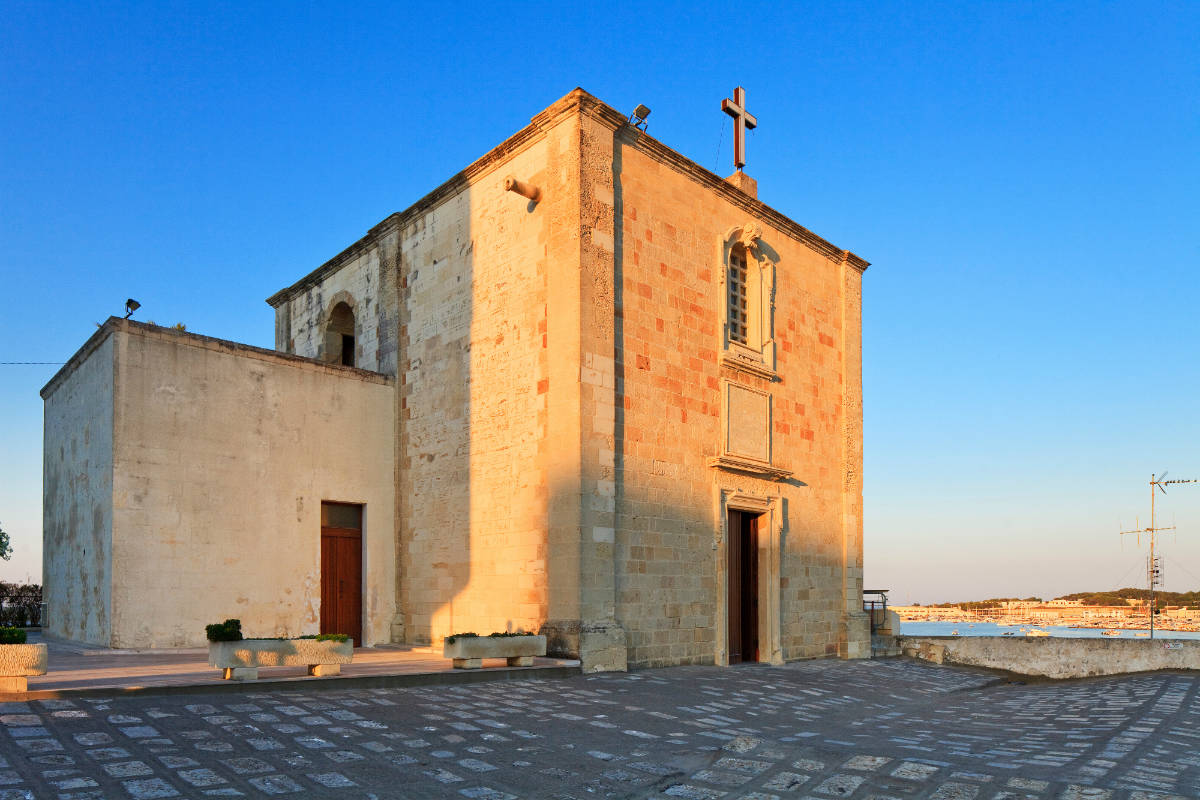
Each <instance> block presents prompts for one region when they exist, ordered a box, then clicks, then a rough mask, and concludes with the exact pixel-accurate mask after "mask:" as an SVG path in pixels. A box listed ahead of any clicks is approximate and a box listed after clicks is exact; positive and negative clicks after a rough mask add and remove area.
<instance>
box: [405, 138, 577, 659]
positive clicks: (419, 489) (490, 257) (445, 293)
mask: <svg viewBox="0 0 1200 800" xmlns="http://www.w3.org/2000/svg"><path fill="white" fill-rule="evenodd" d="M567 144H568V141H567V139H566V137H564V136H563V135H562V133H561V131H560V130H559V129H558V128H552V129H550V130H549V131H548V132H546V133H544V134H537V135H534V136H531V137H529V138H527V139H524V140H522V141H521V142H519V143H516V144H514V145H513V146H512V148H511V149H509V150H507V151H505V152H501V153H494V154H492V156H490V157H488V158H487V159H485V161H484V162H483V163H479V164H476V165H473V167H472V168H471V169H469V170H468V171H467V172H465V173H463V174H462V175H460V176H457V177H456V178H455V179H454V180H452V181H451V182H450V183H449V184H447V186H445V187H443V188H442V189H441V190H439V191H438V192H435V195H434V199H433V200H431V201H423V202H422V203H421V204H418V207H417V209H416V210H415V211H414V210H410V211H409V212H405V214H404V215H403V220H402V221H401V222H400V232H399V241H400V244H399V257H398V258H399V263H400V265H401V279H400V280H401V287H400V304H401V310H400V334H399V338H400V352H401V356H400V363H401V381H400V383H401V387H400V409H399V426H400V427H399V430H400V440H399V444H398V456H397V457H398V462H399V467H400V469H399V473H398V481H399V482H398V487H399V489H398V491H399V493H400V498H401V505H402V508H401V512H400V520H401V524H400V529H399V540H400V543H399V547H400V562H399V572H400V575H401V576H402V577H401V579H400V584H399V585H400V599H399V606H400V609H401V613H400V619H399V625H398V629H399V630H398V633H397V635H398V636H402V637H403V638H404V639H405V640H406V641H411V642H429V641H438V640H440V639H441V638H442V637H444V636H447V635H449V634H451V633H457V632H467V631H473V632H478V633H489V632H491V631H496V630H516V629H524V630H531V631H536V630H538V628H539V627H540V625H541V623H542V622H543V621H544V620H545V618H546V613H547V595H546V591H547V573H546V557H547V544H546V536H547V534H546V530H547V519H546V507H547V492H548V486H547V481H546V472H545V447H546V419H547V402H546V398H547V391H548V387H549V381H548V378H547V375H548V373H547V355H546V337H547V328H546V320H547V295H546V275H547V270H550V269H556V268H557V269H570V268H571V264H570V263H556V262H555V261H553V260H551V259H550V258H549V257H548V255H547V252H548V247H549V243H548V237H549V236H550V234H551V226H552V225H553V224H554V221H555V220H556V219H557V215H558V213H559V207H560V206H561V204H562V203H563V202H564V201H565V200H566V198H567V197H568V191H569V190H568V183H567V181H568V180H569V178H570V174H569V172H567V171H565V170H563V169H562V168H561V165H560V162H561V160H562V159H563V157H564V149H565V148H566V146H567ZM510 174H511V175H515V176H517V177H518V178H519V179H520V180H522V181H524V182H527V183H531V184H533V185H536V186H538V187H539V188H540V189H541V192H542V199H541V200H540V202H538V203H531V202H530V201H529V200H527V199H526V198H524V197H521V196H520V195H517V194H515V193H512V192H506V191H505V190H504V178H505V177H506V176H507V175H510Z"/></svg>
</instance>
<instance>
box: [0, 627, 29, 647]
mask: <svg viewBox="0 0 1200 800" xmlns="http://www.w3.org/2000/svg"><path fill="white" fill-rule="evenodd" d="M0 644H25V629H24V628H0Z"/></svg>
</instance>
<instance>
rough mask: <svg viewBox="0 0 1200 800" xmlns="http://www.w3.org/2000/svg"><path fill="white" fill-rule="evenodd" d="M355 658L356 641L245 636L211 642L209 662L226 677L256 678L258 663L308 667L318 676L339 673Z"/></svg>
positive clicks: (238, 678) (263, 665)
mask: <svg viewBox="0 0 1200 800" xmlns="http://www.w3.org/2000/svg"><path fill="white" fill-rule="evenodd" d="M353 660H354V642H353V641H351V640H349V639H347V640H346V641H344V642H332V641H324V642H318V641H317V640H316V639H242V640H241V641H240V642H209V643H208V665H209V666H210V667H216V668H217V669H220V670H223V671H224V675H223V676H222V677H224V678H225V679H226V680H235V681H246V680H250V681H252V680H257V679H258V669H259V667H308V674H309V675H315V676H322V675H337V674H339V673H341V671H342V664H349V663H350V662H351V661H353Z"/></svg>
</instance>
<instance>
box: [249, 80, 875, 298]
mask: <svg viewBox="0 0 1200 800" xmlns="http://www.w3.org/2000/svg"><path fill="white" fill-rule="evenodd" d="M572 114H585V115H587V116H589V117H591V118H592V119H595V120H597V121H598V122H600V123H601V124H603V125H605V126H606V127H608V128H609V129H611V130H613V131H621V133H620V134H619V135H620V136H621V138H622V140H623V141H624V142H625V143H626V144H627V145H628V146H630V147H634V148H637V149H638V150H640V151H642V152H643V153H645V154H646V155H648V156H650V157H651V158H653V159H655V160H656V161H658V162H659V163H661V164H664V165H666V166H668V167H670V168H672V169H674V170H675V171H677V172H679V173H681V174H683V175H685V176H687V177H689V178H691V179H692V180H694V181H695V182H696V183H699V184H700V185H702V186H704V187H705V188H707V189H709V190H711V191H715V192H716V193H717V194H719V195H720V196H721V197H722V198H723V199H724V200H726V201H728V202H729V203H731V204H733V205H734V206H736V207H738V208H740V209H742V210H743V211H746V212H748V213H750V214H753V215H756V216H757V217H758V218H760V219H762V220H763V221H764V222H766V223H767V224H769V225H771V226H772V227H774V228H776V229H777V230H779V231H782V232H783V233H784V234H786V235H788V236H791V237H792V238H793V239H796V240H797V241H799V242H802V243H803V244H805V245H807V246H808V247H810V248H812V249H813V250H815V251H817V252H818V253H820V254H821V255H823V256H825V257H826V258H829V259H830V260H832V261H834V262H837V263H846V264H849V265H850V266H852V267H854V268H855V269H857V270H859V271H862V270H865V269H866V268H867V267H868V266H869V265H870V262H868V261H866V260H864V259H862V258H860V257H858V256H856V255H854V254H853V253H851V252H850V251H849V250H842V249H839V248H837V247H835V246H833V245H832V244H830V243H829V242H827V241H825V240H824V239H822V238H821V237H820V236H818V235H817V234H815V233H813V232H812V231H810V230H808V228H805V227H804V226H802V225H799V224H798V223H796V222H793V221H792V220H790V219H788V218H787V217H785V216H784V215H783V214H780V213H779V212H778V211H776V210H775V209H773V208H771V207H770V206H768V205H766V204H765V203H763V202H762V201H760V200H756V199H755V198H753V197H750V196H749V195H747V194H744V193H743V192H742V191H741V190H739V189H738V188H737V187H735V186H734V185H733V184H731V183H729V181H727V180H725V179H724V178H722V177H720V176H719V175H717V174H716V173H715V172H709V171H708V170H707V169H705V168H704V167H702V166H700V165H699V164H697V163H696V162H695V161H692V160H691V159H689V158H686V157H685V156H683V155H681V154H679V153H677V152H676V151H674V150H672V149H671V148H670V147H667V146H666V145H665V144H663V143H662V142H660V141H658V140H657V139H655V138H654V137H652V136H650V135H649V134H647V133H645V132H644V131H641V130H638V129H637V128H634V127H633V126H632V125H630V124H629V122H628V120H627V119H626V118H625V115H623V114H622V113H621V112H619V111H617V110H616V109H615V108H613V107H612V106H609V105H607V104H605V103H604V102H602V101H600V100H599V99H597V98H596V97H594V96H593V95H590V94H588V93H587V92H585V91H584V90H583V89H580V88H578V87H577V88H575V89H574V90H573V91H571V92H570V93H568V94H567V95H566V96H565V97H563V98H561V99H559V100H557V101H555V102H554V103H552V104H551V105H550V106H548V107H547V108H546V109H544V110H543V111H541V112H540V113H538V114H536V115H535V116H534V117H533V118H532V119H531V120H530V121H529V124H528V125H526V126H525V127H524V128H522V129H521V130H519V131H517V132H516V133H514V134H513V135H512V136H510V137H508V138H507V139H505V140H504V141H503V142H501V143H500V144H498V145H497V146H496V147H493V148H492V149H491V150H489V151H488V152H487V153H485V154H484V155H483V156H481V157H480V158H478V159H476V160H475V161H474V162H472V163H471V164H470V165H468V166H467V167H466V168H465V169H463V170H462V171H461V172H458V173H457V174H455V175H454V176H453V177H451V178H450V179H449V180H447V181H446V182H445V183H443V184H442V185H441V186H438V187H437V188H436V189H434V190H433V191H432V192H430V193H429V194H427V195H425V196H424V197H422V198H421V199H420V200H418V201H417V202H416V203H413V204H412V205H411V206H409V207H408V208H406V209H405V210H404V211H400V212H397V213H394V214H390V215H389V216H387V217H385V218H384V219H383V220H381V221H380V222H379V224H377V225H375V226H374V227H372V228H371V229H370V230H369V231H368V232H367V234H366V236H364V237H362V238H361V239H359V240H358V241H357V242H355V243H354V244H352V245H350V246H349V247H347V248H346V249H345V250H343V251H342V252H340V253H338V254H337V255H336V256H334V257H333V258H331V259H329V260H328V261H326V262H325V263H324V264H322V265H321V266H319V267H317V268H316V269H315V270H313V271H312V272H310V273H309V274H308V275H305V276H304V277H303V278H301V279H300V280H298V281H296V282H295V283H293V284H292V285H291V286H288V287H287V288H285V289H281V290H280V291H278V292H276V293H275V294H273V295H271V296H270V297H268V298H267V303H268V304H269V305H270V306H272V307H274V308H278V307H279V306H280V305H281V304H282V303H284V302H285V301H287V300H289V299H290V298H292V297H294V296H295V295H297V294H299V293H300V292H302V291H304V290H305V289H307V288H308V287H310V286H313V285H314V284H317V283H320V282H321V281H322V280H323V279H324V278H325V277H326V276H328V275H329V274H330V273H332V272H336V271H337V270H338V269H340V268H341V267H342V266H344V265H345V264H347V263H348V262H350V261H353V260H354V259H355V258H358V257H359V256H361V255H363V254H364V253H367V252H369V251H370V249H371V247H373V246H375V244H376V243H377V242H378V241H379V239H380V238H381V237H383V236H384V235H386V234H388V233H391V232H392V231H397V230H400V229H401V228H403V227H404V225H406V224H407V223H408V222H410V221H412V220H413V219H415V218H416V217H419V216H420V215H422V214H425V213H427V212H428V211H429V210H430V209H432V208H434V207H435V206H437V205H438V204H440V203H441V202H443V201H444V200H446V199H447V198H449V197H453V196H454V195H455V194H458V193H459V192H460V191H462V190H463V189H465V188H467V187H468V186H470V184H471V183H472V181H473V180H474V179H476V178H477V177H478V176H479V175H480V174H482V173H485V172H488V171H489V170H491V169H492V168H493V167H495V166H496V165H497V164H499V163H501V162H503V161H505V160H506V159H508V158H511V157H512V156H513V155H515V154H517V153H519V152H521V151H522V150H524V149H526V148H527V147H529V146H530V145H531V144H533V143H534V142H536V141H537V140H538V139H540V138H541V137H543V136H544V135H545V134H546V132H547V131H548V130H550V129H551V128H553V127H554V126H555V125H557V124H559V123H560V122H561V121H562V120H563V119H564V118H565V117H568V116H571V115H572ZM622 129H625V130H622Z"/></svg>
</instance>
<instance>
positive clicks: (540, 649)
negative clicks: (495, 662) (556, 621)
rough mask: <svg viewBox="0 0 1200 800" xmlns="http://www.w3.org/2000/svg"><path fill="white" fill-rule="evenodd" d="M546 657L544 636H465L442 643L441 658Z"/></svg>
mask: <svg viewBox="0 0 1200 800" xmlns="http://www.w3.org/2000/svg"><path fill="white" fill-rule="evenodd" d="M544 655H546V637H545V636H536V635H534V636H494V637H493V636H465V637H458V638H456V639H455V640H454V641H453V642H451V641H450V640H449V639H447V640H445V641H444V642H442V657H443V658H452V659H455V660H456V661H457V660H463V659H480V658H517V657H521V656H528V657H532V656H544Z"/></svg>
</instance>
